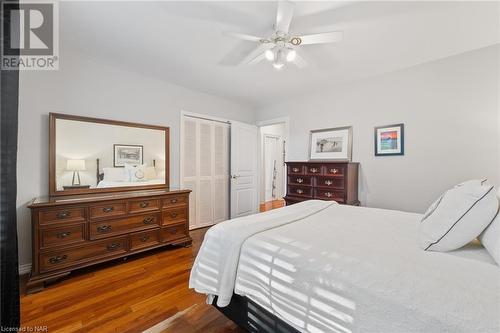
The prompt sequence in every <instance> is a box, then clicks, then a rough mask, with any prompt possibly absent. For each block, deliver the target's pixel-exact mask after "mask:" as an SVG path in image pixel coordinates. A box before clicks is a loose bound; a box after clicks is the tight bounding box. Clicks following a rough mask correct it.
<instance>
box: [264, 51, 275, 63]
mask: <svg viewBox="0 0 500 333" xmlns="http://www.w3.org/2000/svg"><path fill="white" fill-rule="evenodd" d="M264 55H265V56H266V59H267V60H269V61H274V58H275V56H274V52H273V50H271V49H268V50H266V52H265V53H264Z"/></svg>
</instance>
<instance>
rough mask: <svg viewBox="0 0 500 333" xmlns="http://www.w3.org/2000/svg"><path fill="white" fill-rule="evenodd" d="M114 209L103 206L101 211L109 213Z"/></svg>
mask: <svg viewBox="0 0 500 333" xmlns="http://www.w3.org/2000/svg"><path fill="white" fill-rule="evenodd" d="M114 210H115V207H104V208H103V209H102V211H103V212H104V213H111V212H112V211H114Z"/></svg>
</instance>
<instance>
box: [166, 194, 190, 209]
mask: <svg viewBox="0 0 500 333" xmlns="http://www.w3.org/2000/svg"><path fill="white" fill-rule="evenodd" d="M188 202H189V196H188V195H187V194H179V195H170V196H168V197H165V198H164V199H163V205H162V207H163V208H169V207H173V206H177V205H186V204H187V203H188Z"/></svg>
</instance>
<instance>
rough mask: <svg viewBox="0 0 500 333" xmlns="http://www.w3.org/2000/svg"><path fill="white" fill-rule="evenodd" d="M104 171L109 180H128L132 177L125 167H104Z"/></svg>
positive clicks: (106, 178) (106, 179)
mask: <svg viewBox="0 0 500 333" xmlns="http://www.w3.org/2000/svg"><path fill="white" fill-rule="evenodd" d="M102 171H103V172H104V180H105V181H107V182H128V181H129V178H130V177H129V175H128V173H126V172H125V169H124V168H102Z"/></svg>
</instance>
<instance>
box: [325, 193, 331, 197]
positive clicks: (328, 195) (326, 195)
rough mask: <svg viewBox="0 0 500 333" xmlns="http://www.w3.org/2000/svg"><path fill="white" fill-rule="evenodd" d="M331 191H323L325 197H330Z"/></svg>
mask: <svg viewBox="0 0 500 333" xmlns="http://www.w3.org/2000/svg"><path fill="white" fill-rule="evenodd" d="M332 195H333V194H332V193H331V192H325V197H327V198H331V197H332Z"/></svg>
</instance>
